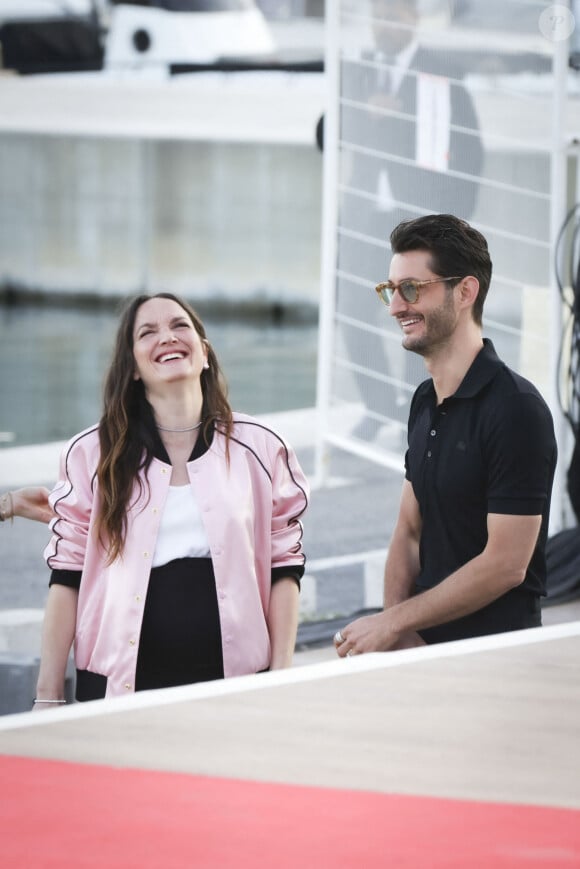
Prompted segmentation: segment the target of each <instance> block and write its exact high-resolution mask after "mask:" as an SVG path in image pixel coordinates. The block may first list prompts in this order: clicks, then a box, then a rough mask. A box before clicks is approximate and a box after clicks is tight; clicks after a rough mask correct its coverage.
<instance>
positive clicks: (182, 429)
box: [157, 420, 203, 434]
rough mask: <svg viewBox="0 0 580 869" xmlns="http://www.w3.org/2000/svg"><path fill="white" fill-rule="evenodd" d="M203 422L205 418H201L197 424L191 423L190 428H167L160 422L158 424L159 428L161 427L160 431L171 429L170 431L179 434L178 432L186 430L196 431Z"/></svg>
mask: <svg viewBox="0 0 580 869" xmlns="http://www.w3.org/2000/svg"><path fill="white" fill-rule="evenodd" d="M202 422H203V420H200V421H199V422H196V424H195V425H190V426H189V428H165V426H163V425H159V424H158V425H157V428H158V429H159V431H169V432H172V433H173V434H178V433H181V432H184V431H195V430H196V428H199V427H200V425H201V424H202Z"/></svg>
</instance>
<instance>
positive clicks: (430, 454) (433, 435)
mask: <svg viewBox="0 0 580 869" xmlns="http://www.w3.org/2000/svg"><path fill="white" fill-rule="evenodd" d="M429 434H430V435H431V437H432V438H434V437H436V435H437V429H434V428H432V429H431V431H430V432H429ZM432 455H433V453H432V451H431V450H427V458H428V459H430V458H431V456H432Z"/></svg>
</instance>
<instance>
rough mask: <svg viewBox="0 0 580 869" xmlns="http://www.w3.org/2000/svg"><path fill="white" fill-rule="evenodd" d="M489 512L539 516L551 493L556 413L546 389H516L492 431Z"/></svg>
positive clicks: (496, 415) (488, 444) (489, 439)
mask: <svg viewBox="0 0 580 869" xmlns="http://www.w3.org/2000/svg"><path fill="white" fill-rule="evenodd" d="M485 449H486V452H487V457H488V497H487V503H488V512H489V513H505V514H510V515H521V516H536V515H540V514H541V513H542V511H543V509H544V506H545V503H546V500H547V499H548V498H549V497H550V492H551V486H552V478H553V470H554V464H555V456H556V440H555V435H554V425H553V422H552V415H551V413H550V410H549V408H548V406H547V405H546V403H545V402H544V401H543V399H542V398H541V397H540V395H538V394H535V393H533V392H524V393H516V394H515V395H513V396H510V400H509V402H503V403H502V406H501V407H500V408H498V410H497V412H495V413H493V414H492V416H491V419H490V421H489V426H488V427H487V431H486V444H485Z"/></svg>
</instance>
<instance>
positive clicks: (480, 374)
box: [450, 338, 504, 398]
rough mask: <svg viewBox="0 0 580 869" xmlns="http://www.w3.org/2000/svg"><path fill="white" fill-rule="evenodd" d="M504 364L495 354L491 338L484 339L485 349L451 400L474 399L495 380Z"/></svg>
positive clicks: (483, 348) (482, 349)
mask: <svg viewBox="0 0 580 869" xmlns="http://www.w3.org/2000/svg"><path fill="white" fill-rule="evenodd" d="M503 364H504V363H503V362H502V361H501V359H500V358H499V356H498V355H497V353H496V352H495V347H494V346H493V344H492V342H491V341H490V340H489V338H484V339H483V347H482V348H481V350H480V351H479V353H478V354H477V356H476V357H475V359H474V360H473V362H472V363H471V365H470V367H469V369H468V370H467V373H466V375H465V377H464V378H463V380H462V381H461V383H460V384H459V386H458V388H457V389H456V390H455V392H454V393H453V395H452V396H450V398H474V397H475V396H476V395H477V394H478V393H479V392H481V390H482V389H484V387H486V386H487V384H488V383H489V382H490V381H491V380H493V378H494V377H495V376H496V374H497V372H498V371H499V369H500V368H502V367H503Z"/></svg>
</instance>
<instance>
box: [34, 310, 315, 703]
mask: <svg viewBox="0 0 580 869" xmlns="http://www.w3.org/2000/svg"><path fill="white" fill-rule="evenodd" d="M307 492H308V487H307V482H306V479H305V477H304V474H303V472H302V470H301V468H300V466H299V465H298V462H297V460H296V457H295V455H294V453H293V451H292V450H291V448H290V447H288V446H287V445H286V444H285V442H284V441H283V440H282V438H281V437H280V436H279V435H277V434H276V433H275V432H273V431H272V430H271V429H269V428H267V427H266V426H264V425H263V424H261V423H260V422H259V421H258V420H256V419H253V418H252V417H249V416H245V415H242V414H233V413H232V411H231V409H230V406H229V404H228V401H227V398H226V391H225V386H224V384H223V379H222V376H221V372H220V369H219V365H218V361H217V358H216V356H215V353H214V351H213V349H212V347H211V345H210V344H209V342H208V340H207V338H206V335H205V330H204V327H203V324H202V323H201V321H200V320H199V318H198V316H197V315H196V313H195V312H194V311H193V310H192V309H191V308H190V307H189V306H188V305H187V304H186V303H185V302H184V301H182V300H180V299H179V298H177V297H176V296H174V295H172V294H169V293H160V294H158V295H155V296H139V297H137V298H135V299H134V300H132V301H131V302H130V303H129V305H128V306H127V307H126V309H125V311H124V314H123V315H122V318H121V322H120V325H119V329H118V333H117V339H116V346H115V349H114V353H113V361H112V364H111V366H110V368H109V372H108V374H107V377H106V381H105V390H104V412H103V415H102V417H101V420H100V423H99V424H98V426H95V427H93V428H91V429H88V430H86V431H84V432H81V433H80V434H78V435H77V436H76V437H74V438H73V439H72V440H71V441H70V443H69V444H68V446H67V447H66V449H65V450H64V452H63V456H62V460H61V474H60V480H59V482H58V483H57V485H56V487H55V488H54V490H53V491H52V493H51V495H50V498H49V502H50V506H51V508H52V509H53V511H54V513H55V518H54V519H53V520H52V522H51V528H52V535H53V536H52V539H51V541H50V543H49V545H48V546H47V548H46V550H45V558H46V561H47V563H48V565H49V567H51V569H52V574H51V581H50V589H49V596H48V601H47V606H46V614H45V622H44V628H43V639H42V651H41V664H40V671H39V678H38V684H37V697H36V700H35V707H37V708H40V707H44V708H48V707H49V706H50V705H51V704H53V703H61V702H63V701H64V677H65V668H66V662H67V658H68V654H69V651H70V647H71V644H72V641H73V639H74V645H75V664H76V668H77V680H76V684H77V689H76V692H77V699H78V700H91V699H96V698H99V697H105V696H107V697H110V696H116V695H120V694H127V693H130V692H132V691H140V690H144V689H150V688H162V687H167V686H171V685H182V684H188V683H191V682H198V681H206V680H208V679H219V678H222V677H226V676H235V675H240V674H246V673H256V672H259V671H262V670H266V669H269V668H270V669H276V668H280V667H287V666H289V665H290V664H291V661H292V654H293V650H294V643H295V639H296V630H297V622H298V592H299V582H300V578H301V576H302V575H303V572H304V555H303V553H302V544H301V538H302V526H301V523H300V516H301V515H302V513H303V512H304V510H305V509H306V506H307V497H308V496H307Z"/></svg>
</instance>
